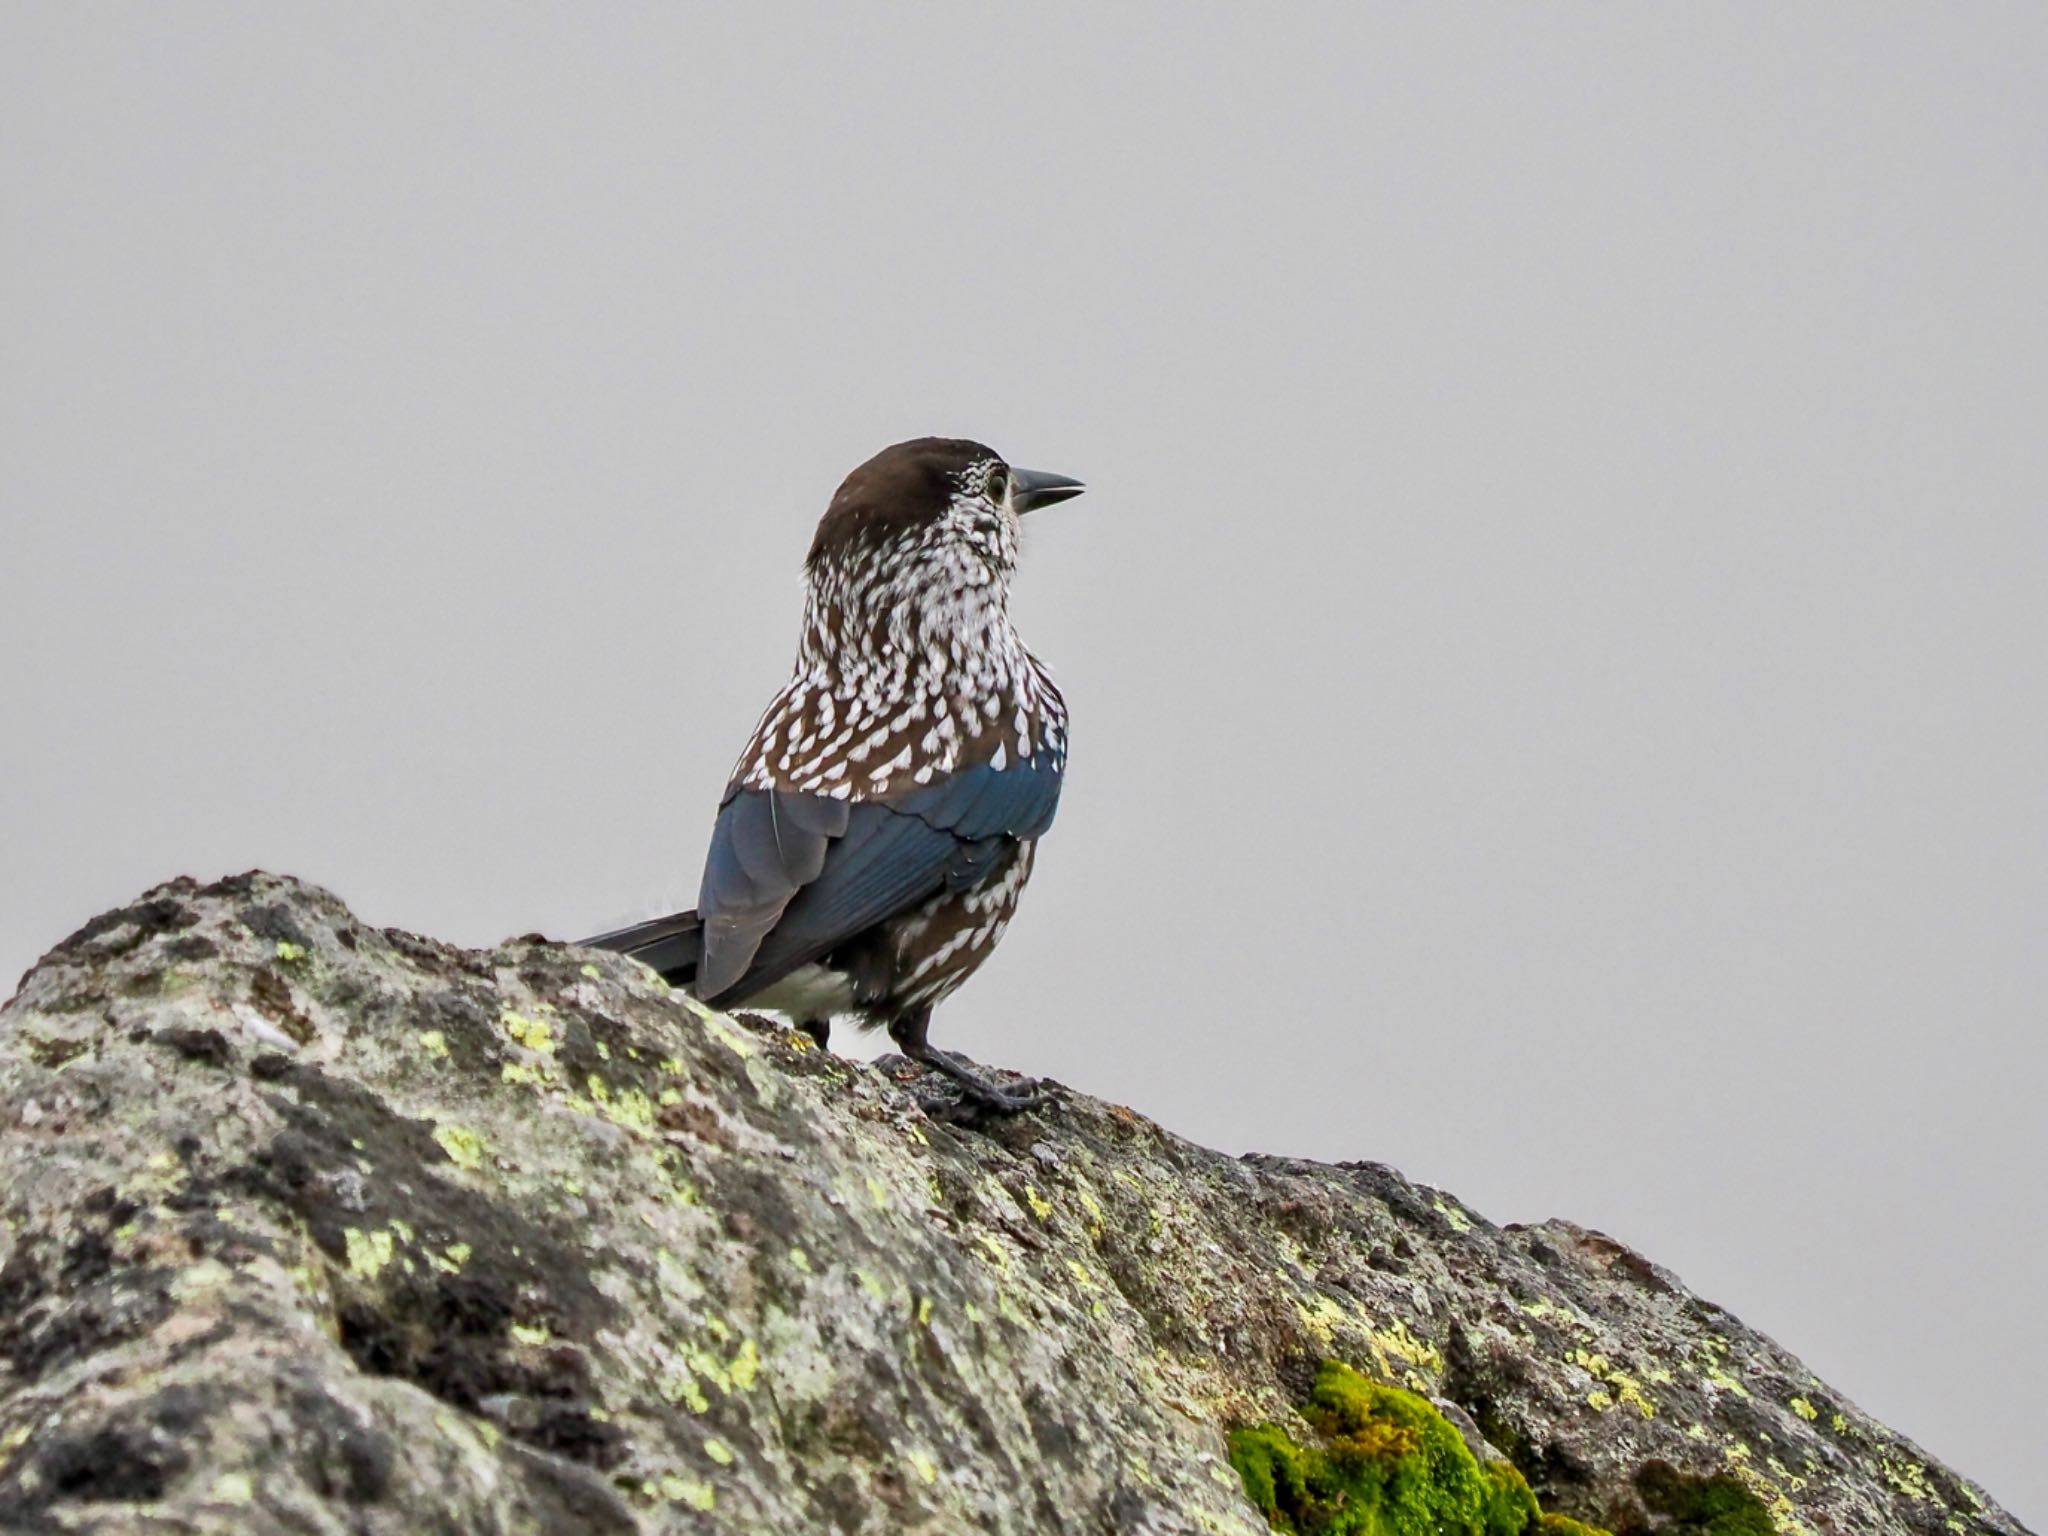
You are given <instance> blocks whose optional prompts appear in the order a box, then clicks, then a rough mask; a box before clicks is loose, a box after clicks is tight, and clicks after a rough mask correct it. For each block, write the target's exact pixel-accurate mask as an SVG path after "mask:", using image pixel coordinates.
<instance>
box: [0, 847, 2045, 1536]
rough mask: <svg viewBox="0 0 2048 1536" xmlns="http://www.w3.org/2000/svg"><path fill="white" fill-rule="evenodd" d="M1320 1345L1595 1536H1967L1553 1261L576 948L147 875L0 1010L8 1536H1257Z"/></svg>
mask: <svg viewBox="0 0 2048 1536" xmlns="http://www.w3.org/2000/svg"><path fill="white" fill-rule="evenodd" d="M912 1086H915V1085H912ZM1326 1358H1333V1359H1337V1360H1341V1361H1344V1362H1347V1363H1349V1364H1351V1365H1353V1366H1356V1367H1358V1368H1359V1369H1360V1370H1362V1371H1364V1372H1366V1373H1368V1374H1369V1375H1372V1376H1376V1377H1379V1378H1381V1379H1384V1380H1388V1381H1391V1382H1394V1383H1398V1384H1405V1385H1407V1386H1409V1387H1411V1388H1414V1389H1416V1390H1418V1391H1421V1392H1424V1393H1426V1394H1428V1395H1429V1396H1431V1397H1432V1398H1434V1399H1435V1400H1436V1401H1437V1402H1438V1403H1439V1405H1441V1406H1442V1407H1444V1409H1445V1411H1446V1412H1447V1413H1448V1414H1449V1416H1450V1417H1451V1418H1452V1419H1453V1421H1454V1422H1456V1423H1458V1424H1459V1425H1460V1426H1461V1428H1463V1429H1464V1430H1465V1431H1466V1432H1467V1434H1468V1437H1470V1438H1472V1439H1473V1440H1474V1441H1475V1443H1478V1442H1479V1440H1480V1437H1482V1436H1483V1437H1484V1440H1485V1441H1486V1442H1490V1446H1491V1448H1492V1449H1493V1450H1497V1451H1498V1452H1500V1453H1503V1454H1506V1455H1509V1456H1511V1457H1512V1458H1513V1459H1514V1460H1515V1462H1516V1463H1517V1464H1518V1465H1519V1466H1520V1467H1521V1468H1522V1470H1523V1471H1524V1472H1525V1473H1526V1475H1527V1476H1528V1478H1529V1481H1530V1482H1531V1483H1532V1485H1533V1486H1534V1488H1535V1491H1536V1493H1537V1494H1538V1495H1539V1496H1540V1498H1541V1499H1542V1501H1543V1504H1544V1507H1545V1508H1546V1509H1548V1510H1553V1511H1557V1512H1561V1513H1563V1514H1567V1515H1572V1516H1576V1517H1578V1518H1581V1519H1585V1520H1588V1521H1592V1522H1595V1523H1597V1524H1599V1525H1601V1526H1604V1527H1607V1528H1609V1529H1612V1530H1614V1531H1617V1532H1632V1531H1652V1530H1665V1529H1668V1530H1672V1531H1679V1530H1688V1531H1689V1530H1696V1529H1704V1527H1700V1526H1697V1525H1690V1526H1689V1525H1682V1524H1681V1525H1674V1524H1672V1523H1671V1522H1670V1521H1669V1519H1668V1518H1667V1517H1666V1516H1664V1515H1660V1514H1658V1513H1655V1512H1654V1509H1653V1508H1652V1507H1649V1506H1646V1503H1645V1500H1644V1498H1643V1493H1644V1490H1645V1489H1647V1488H1650V1487H1651V1486H1652V1484H1651V1482H1649V1481H1646V1478H1647V1477H1650V1476H1651V1475H1652V1474H1654V1475H1655V1476H1659V1477H1665V1478H1669V1477H1670V1476H1671V1475H1672V1473H1673V1469H1676V1470H1677V1471H1678V1472H1679V1473H1696V1474H1701V1475H1715V1476H1729V1475H1732V1476H1733V1477H1734V1478H1736V1479H1739V1480H1740V1482H1741V1483H1742V1484H1743V1485H1744V1486H1745V1487H1746V1488H1747V1489H1749V1490H1750V1491H1751V1492H1752V1493H1754V1494H1755V1495H1756V1498H1757V1500H1758V1501H1759V1502H1760V1505H1761V1507H1762V1508H1763V1509H1764V1510H1767V1511H1768V1513H1769V1519H1770V1522H1771V1524H1772V1525H1774V1526H1775V1528H1776V1529H1777V1530H1779V1531H1785V1532H1795V1531H1808V1532H1814V1533H1828V1532H1840V1533H1850V1532H1855V1533H1868V1532H1892V1531H1897V1532H1927V1533H1936V1532H1941V1533H1950V1532H1955V1533H1972V1532H2003V1533H2013V1532H2018V1531H2019V1530H2020V1526H2019V1525H2018V1524H2017V1523H2016V1522H2015V1521H2014V1520H2012V1519H2011V1518H2010V1517H2009V1516H2007V1515H2005V1514H2004V1513H2002V1512H2001V1511H1999V1510H1998V1509H1996V1508H1995V1507H1993V1506H1992V1504H1991V1503H1990V1501H1989V1500H1988V1499H1987V1498H1986V1497H1985V1496H1984V1495H1983V1493H1982V1492H1981V1491H1979V1490H1978V1489H1976V1488H1974V1487H1972V1486H1971V1485H1970V1484H1969V1483H1967V1482H1965V1481H1964V1480H1963V1479H1962V1478H1960V1477H1958V1476H1956V1475H1955V1474H1953V1473H1951V1472H1949V1471H1948V1470H1947V1469H1945V1468H1944V1467H1942V1466H1940V1465H1938V1464H1937V1463H1935V1462H1934V1461H1932V1460H1931V1459H1930V1458H1928V1457H1927V1456H1925V1455H1923V1454H1922V1453H1921V1452H1920V1451H1919V1450H1917V1449H1916V1448H1915V1447H1914V1446H1913V1445H1911V1444H1910V1443H1908V1442H1907V1441H1905V1440H1903V1439H1901V1438H1900V1437H1899V1436H1897V1435H1894V1434H1892V1433H1891V1432H1889V1431H1888V1430H1886V1429H1885V1428H1883V1427H1882V1426H1881V1425H1878V1424H1876V1423H1874V1422H1872V1421H1871V1420H1870V1419H1869V1418H1868V1417H1867V1416H1865V1415H1864V1414H1862V1413H1860V1412H1858V1411H1857V1410H1856V1408H1855V1407H1854V1406H1852V1405H1851V1404H1849V1403H1847V1402H1845V1401H1843V1400H1842V1398H1841V1397H1840V1396H1839V1395H1837V1394H1836V1393H1834V1392H1832V1391H1830V1390H1829V1389H1828V1388H1827V1387H1826V1386H1825V1385H1823V1384H1822V1383H1821V1382H1820V1381H1818V1380H1817V1379H1816V1378H1814V1377H1813V1376H1811V1375H1809V1374H1808V1373H1807V1371H1806V1370H1805V1369H1804V1368H1803V1367H1802V1366H1801V1365H1800V1364H1799V1362H1798V1361H1797V1360H1795V1359H1793V1358H1792V1357H1791V1356H1790V1355H1788V1354H1786V1353H1785V1352H1784V1351H1783V1350H1781V1349H1779V1348H1778V1347H1777V1346H1775V1345H1774V1344H1772V1343H1771V1342H1770V1341H1769V1340H1768V1339H1765V1338H1763V1337H1761V1336H1760V1335H1758V1334H1757V1333H1755V1332H1753V1331H1751V1330H1750V1329H1747V1328H1745V1327H1744V1326H1743V1325H1742V1324H1741V1323H1740V1322H1738V1321H1737V1320H1736V1319H1735V1318H1733V1317H1731V1316H1729V1315H1728V1314H1727V1313H1725V1312H1723V1311H1721V1310H1720V1309H1719V1308H1717V1307H1714V1306H1713V1305H1711V1304H1709V1303H1707V1302H1705V1301H1702V1300H1701V1299H1699V1298H1698V1297H1696V1296H1693V1295H1691V1294H1690V1293H1688V1292H1687V1291H1686V1290H1685V1288H1684V1287H1683V1286H1682V1285H1681V1284H1680V1283H1679V1282H1678V1281H1677V1280H1676V1279H1675V1278H1674V1277H1673V1276H1671V1275H1670V1274H1667V1273H1666V1272H1665V1271H1663V1270H1661V1269H1659V1268H1658V1267H1657V1266H1655V1265H1654V1264H1651V1263H1649V1262H1648V1261H1646V1260H1645V1259H1642V1258H1640V1257H1638V1256H1637V1255H1636V1254H1634V1253H1632V1252H1630V1251H1629V1250H1628V1249H1627V1248H1625V1247H1623V1246H1622V1245H1620V1244H1619V1243H1616V1242H1613V1241H1610V1240H1609V1239H1607V1238H1605V1237H1602V1236H1600V1235H1599V1234H1597V1233H1594V1232H1589V1231H1585V1230H1582V1229H1580V1228H1577V1227H1574V1226H1571V1225H1569V1224H1568V1223H1565V1222H1548V1223H1545V1224H1543V1225H1541V1226H1530V1227H1505V1228H1503V1227H1496V1226H1494V1225H1493V1224H1492V1223H1490V1222H1488V1221H1487V1220H1486V1219H1485V1218H1483V1217H1482V1216H1480V1215H1479V1214H1477V1213H1476V1212H1474V1211H1471V1210H1469V1209H1467V1208H1466V1207H1464V1206H1463V1205H1461V1204H1460V1203H1459V1202H1458V1201H1457V1200H1455V1199H1454V1198H1452V1197H1451V1196H1449V1195H1446V1194H1442V1193H1440V1192H1437V1191H1434V1190H1431V1189H1427V1188H1425V1187H1422V1186H1420V1185H1417V1184H1414V1183H1411V1182H1410V1181H1409V1180H1407V1179H1405V1178H1403V1177H1402V1176H1401V1175H1400V1174H1398V1173H1395V1172H1393V1171H1392V1170H1390V1169H1387V1168H1383V1167H1379V1166H1377V1165H1374V1164H1369V1163H1359V1164H1349V1165H1340V1166H1336V1167H1327V1166H1321V1165H1317V1164H1311V1163H1304V1162H1296V1161H1290V1160H1287V1159H1284V1158H1276V1157H1259V1158H1248V1159H1241V1160H1240V1159H1235V1158H1230V1157H1225V1156H1222V1155H1220V1154H1218V1153H1214V1152H1209V1151H1205V1150H1203V1149H1202V1148H1199V1147H1195V1146H1191V1145H1189V1144H1188V1143H1186V1142H1184V1141H1181V1140H1179V1139H1177V1138H1175V1137H1173V1136H1171V1135H1169V1134H1167V1133H1166V1132H1165V1131H1162V1130H1161V1129H1159V1127H1157V1126H1155V1125H1153V1124H1151V1123H1150V1122H1149V1121H1146V1120H1144V1119H1142V1118H1140V1117H1139V1116H1137V1115H1135V1114H1133V1113H1131V1112H1130V1111H1129V1110H1126V1109H1122V1108H1119V1107H1117V1106H1114V1105H1110V1104H1104V1103H1100V1102H1098V1101H1096V1100H1093V1099H1089V1098H1086V1097H1084V1096H1081V1095H1079V1094H1072V1095H1068V1096H1067V1097H1066V1098H1065V1100H1064V1102H1063V1104H1062V1105H1061V1107H1059V1108H1058V1109H1057V1110H1055V1111H1053V1112H1047V1113H1037V1114H1033V1115H1030V1116H1027V1117H1024V1118H1022V1119H1018V1120H1014V1121H1011V1122H1008V1123H1006V1124H1001V1125H996V1126H993V1127H989V1128H986V1129H983V1130H968V1129H962V1128H959V1127H954V1126H949V1125H946V1124H942V1123H939V1122H938V1121H935V1120H933V1119H931V1118H928V1117H927V1116H926V1114H925V1113H924V1112H923V1111H921V1110H920V1108H919V1107H918V1101H917V1099H916V1097H915V1094H914V1093H913V1092H912V1091H911V1088H908V1087H906V1086H905V1085H904V1084H903V1083H901V1082H899V1081H897V1080H895V1079H894V1078H892V1077H891V1076H890V1075H889V1074H888V1073H887V1072H886V1071H884V1070H882V1069H879V1068H876V1067H873V1066H867V1065H860V1064H855V1063H848V1062H845V1061H841V1060H838V1059H835V1058H834V1057H832V1056H830V1055H827V1054H824V1053H822V1052H820V1051H819V1050H817V1049H816V1048H814V1047H811V1046H810V1045H809V1043H808V1042H807V1041H806V1040H805V1039H804V1038H803V1037H802V1036H800V1035H794V1034H791V1033H788V1032H786V1031H783V1030H780V1029H777V1028H774V1027H771V1026H769V1025H767V1024H765V1023H762V1022H760V1021H746V1020H734V1019H729V1018H726V1017H723V1016H718V1015H712V1014H709V1013H707V1012H705V1011H704V1010H703V1009H701V1008H699V1007H698V1006H696V1005H695V1004H694V1003H692V1002H690V1001H688V1000H687V999H685V998H683V997H682V996H680V995H679V994H676V993H671V992H669V991H667V990H665V989H664V988H663V987H662V986H661V985H660V984H659V983H658V982H657V981H654V980H652V979H651V977H650V975H649V973H647V972H645V971H643V970H641V969H639V968H638V967H636V966H634V965H633V964H632V963H631V962H628V961H625V960H622V959H620V958H618V957H616V956H611V955H604V954H598V953H594V952H587V951H582V950H577V949H573V948H567V947H561V946H555V945H550V944H546V943H541V942H538V941H531V942H514V943H511V944H507V945H505V946H503V947H502V948H499V949H496V950H493V951H489V952H482V953H479V952H466V951H462V950H457V949H453V948H450V947H448V946H446V945H442V944H437V943H433V942H430V941H427V940H423V939H419V938H415V937H412V936H411V935H408V934H403V933H398V932H392V931H379V930H377V929H373V928H368V927H365V926H363V925H362V924H361V923H359V922H358V921H357V920H356V919H355V918H354V917H352V916H351V915H350V913H349V912H348V911H347V910H346V909H345V908H344V907H343V906H342V905H341V903H340V902H338V901H337V900H335V899H334V898H333V897H332V896H330V895H328V894H326V893H325V892H322V891H319V890H317V889H313V888H311V887H308V886H305V885H302V884H299V883H297V882H294V881H290V880H284V879H278V878H274V877H271V876H266V875H249V876H242V877H239V878H236V879H232V880H227V881H223V882H221V883H219V884H216V885H210V886H204V887H201V886H198V885H196V884H194V883H192V882H190V881H183V880H181V881H176V882H173V883H172V884H169V885H166V886H163V887H161V888H159V889H158V890H156V891H153V892H151V893H150V894H149V895H147V896H146V897H144V898H143V899H142V900H140V901H138V902H137V903H136V904H135V905H133V906H130V907H127V908H123V909H121V910H119V911H115V912H110V913H108V914H107V915H105V916H104V917H101V918H99V919H97V920H95V921H94V922H92V923H90V924H88V925H87V926H86V927H85V928H83V929H81V930H80V931H79V932H78V933H77V934H75V935H73V936H72V937H71V938H70V939H68V940H66V941H65V942H64V943H63V944H62V945H60V946H59V947H58V948H57V949H56V950H55V951H53V952H52V953H51V954H50V955H49V956H48V957H47V958H46V959H45V960H43V962H42V963H41V964H40V965H38V966H37V967H36V968H35V969H34V970H33V971H31V972H30V973H29V975H28V976H27V977H26V978H24V980H23V983H22V987H21V991H20V993H19V994H18V995H17V996H16V997H15V998H14V999H13V1001H12V1002H10V1003H9V1004H8V1005H7V1006H6V1008H5V1009H4V1011H0V1526H5V1527H7V1528H9V1529H20V1530H31V1531H33V1530H95V1531H110V1532H112V1531H138V1532H140V1531H148V1532H172V1531H180V1532H182V1531H262V1532H301V1531H303V1532H330V1531H332V1532H342V1531H361V1532H392V1533H398V1532H406V1533H412V1532H450V1533H455V1532H462V1533H468V1532H493V1531H548V1532H555V1531H589V1532H629V1531H693V1532H694V1531H710V1532H747V1533H755V1532H768V1533H781V1532H790V1533H795V1532H811V1531H818V1532H849V1533H850V1532H856V1531H860V1532H898V1531H902V1532H962V1531H992V1532H1029V1531H1060V1532H1068V1531H1071V1532H1121V1533H1129V1532H1151V1533H1168V1532H1197V1531H1199V1532H1215V1533H1223V1532H1229V1533H1240V1536H1258V1533H1259V1532H1261V1531H1263V1530H1264V1524H1263V1522H1262V1521H1261V1520H1260V1518H1259V1517H1258V1515H1257V1514H1256V1513H1255V1512H1254V1511H1253V1509H1252V1508H1251V1506H1250V1505H1249V1504H1248V1503H1247V1502H1246V1500H1245V1498H1244V1496H1243V1493H1242V1490H1241V1487H1240V1483H1239V1479H1238V1477H1237V1475H1236V1473H1235V1472H1233V1470H1232V1469H1231V1467H1230V1465H1229V1464H1228V1463H1227V1461H1226V1460H1225V1433H1226V1431H1227V1430H1228V1429H1230V1428H1231V1427H1233V1426H1237V1425H1242V1424H1245V1423H1248V1422H1252V1421H1263V1420H1274V1421H1278V1422H1280V1423H1283V1424H1288V1423H1293V1424H1299V1422H1300V1421H1299V1420H1298V1419H1297V1418H1295V1417H1294V1408H1295V1406H1296V1405H1297V1404H1299V1403H1300V1402H1301V1401H1302V1399H1303V1397H1304V1394H1305V1393H1306V1392H1307V1390H1308V1386H1309V1383H1310V1381H1311V1379H1312V1378H1313V1375H1314V1372H1315V1368H1316V1366H1317V1364H1318V1362H1320V1361H1322V1360H1324V1359H1326ZM1479 1449H1480V1450H1481V1453H1482V1454H1488V1453H1489V1448H1488V1446H1487V1445H1484V1444H1481V1445H1479ZM1654 1503H1655V1501H1654V1500H1651V1501H1650V1506H1654ZM1720 1528H1721V1527H1719V1526H1716V1527H1715V1529H1717V1530H1718V1529H1720ZM1751 1528H1752V1527H1751V1525H1748V1524H1743V1525H1740V1526H1729V1527H1727V1529H1729V1530H1736V1529H1741V1530H1748V1529H1751Z"/></svg>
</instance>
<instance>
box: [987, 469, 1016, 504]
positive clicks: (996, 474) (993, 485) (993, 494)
mask: <svg viewBox="0 0 2048 1536" xmlns="http://www.w3.org/2000/svg"><path fill="white" fill-rule="evenodd" d="M1009 488H1010V472H1009V471H1008V470H1007V469H1004V468H1003V467H1002V465H1000V464H998V465H997V466H996V467H995V468H994V469H992V470H990V471H989V472H988V484H987V486H985V487H984V488H983V490H984V494H986V495H987V497H988V499H989V500H990V501H993V502H998V503H1000V502H1001V501H1002V499H1003V496H1004V493H1005V492H1007V491H1008V490H1009Z"/></svg>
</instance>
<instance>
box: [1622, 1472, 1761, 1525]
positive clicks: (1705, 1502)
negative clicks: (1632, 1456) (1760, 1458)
mask: <svg viewBox="0 0 2048 1536" xmlns="http://www.w3.org/2000/svg"><path fill="white" fill-rule="evenodd" d="M1636 1492H1637V1493H1638V1494H1640V1495H1641V1496H1642V1500H1643V1505H1644V1507H1645V1508H1646V1509H1648V1510H1649V1511H1650V1512H1651V1513H1652V1514H1655V1515H1662V1516H1664V1517H1665V1521H1666V1522H1667V1523H1663V1524H1660V1525H1659V1526H1658V1527H1657V1531H1658V1536H1772V1533H1773V1532H1774V1531H1776V1529H1777V1525H1776V1523H1775V1522H1774V1521H1773V1520H1772V1519H1771V1512H1770V1510H1768V1509H1767V1508H1765V1507H1764V1502H1763V1500H1761V1499H1759V1498H1758V1497H1757V1496H1756V1495H1755V1494H1754V1493H1752V1492H1750V1490H1749V1489H1748V1488H1746V1487H1744V1486H1743V1484H1742V1482H1741V1480H1740V1479H1739V1478H1735V1477H1732V1476H1730V1475H1728V1474H1727V1473H1720V1474H1717V1475H1716V1476H1713V1477H1694V1476H1688V1475H1687V1474H1686V1473H1683V1472H1680V1471H1679V1470H1678V1469H1677V1468H1676V1467H1674V1466H1672V1465H1671V1464H1670V1463H1669V1462H1663V1461H1653V1462H1651V1463H1650V1464H1649V1465H1648V1466H1646V1467H1644V1468H1643V1470H1642V1471H1640V1472H1638V1473H1637V1474H1636Z"/></svg>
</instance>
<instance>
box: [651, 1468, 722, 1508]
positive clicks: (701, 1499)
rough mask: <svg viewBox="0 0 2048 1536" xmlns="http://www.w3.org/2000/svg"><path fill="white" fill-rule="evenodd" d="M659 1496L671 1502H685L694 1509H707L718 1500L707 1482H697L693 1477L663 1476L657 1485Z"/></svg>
mask: <svg viewBox="0 0 2048 1536" xmlns="http://www.w3.org/2000/svg"><path fill="white" fill-rule="evenodd" d="M657 1486H658V1487H659V1488H660V1490H661V1496H662V1497H663V1498H664V1499H667V1500H668V1501H669V1503H671V1504H687V1505H689V1506H690V1508H692V1509H694V1510H699V1511H703V1510H708V1509H710V1508H711V1507H712V1506H713V1505H715V1504H716V1503H717V1502H718V1494H717V1492H716V1491H715V1490H714V1489H713V1488H712V1486H711V1485H710V1484H709V1483H701V1482H698V1481H697V1480H696V1479H695V1478H690V1477H677V1476H675V1475H673V1474H671V1475H669V1476H667V1477H664V1478H663V1479H662V1480H661V1482H660V1483H659V1484H658V1485H657Z"/></svg>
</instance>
